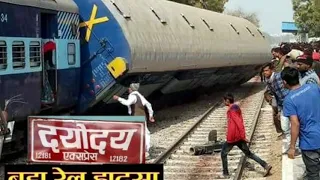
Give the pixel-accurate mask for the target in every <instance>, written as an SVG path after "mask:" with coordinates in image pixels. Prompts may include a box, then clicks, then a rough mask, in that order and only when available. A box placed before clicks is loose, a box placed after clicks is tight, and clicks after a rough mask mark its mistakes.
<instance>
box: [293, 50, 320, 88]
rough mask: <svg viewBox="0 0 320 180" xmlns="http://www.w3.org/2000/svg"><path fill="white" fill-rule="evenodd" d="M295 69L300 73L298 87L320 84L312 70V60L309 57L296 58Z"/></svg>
mask: <svg viewBox="0 0 320 180" xmlns="http://www.w3.org/2000/svg"><path fill="white" fill-rule="evenodd" d="M296 62H297V69H298V71H299V72H300V76H299V81H300V85H304V84H312V83H313V84H320V80H319V77H318V75H317V74H316V72H315V71H314V70H313V68H312V65H313V59H312V57H310V56H306V55H302V56H298V57H297V60H296Z"/></svg>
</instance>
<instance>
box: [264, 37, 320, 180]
mask: <svg viewBox="0 0 320 180" xmlns="http://www.w3.org/2000/svg"><path fill="white" fill-rule="evenodd" d="M271 53H272V55H273V60H272V61H271V62H270V63H267V64H265V65H264V66H263V67H262V70H261V76H262V80H263V81H264V82H266V83H267V91H266V92H265V99H266V101H267V102H269V104H270V105H271V106H272V109H273V121H274V125H275V128H276V131H277V132H278V133H279V134H280V135H279V139H281V137H283V138H284V139H285V140H284V141H285V142H286V145H285V146H284V147H285V148H284V149H283V153H285V154H288V157H289V158H291V159H294V157H295V156H297V155H300V154H301V155H302V159H303V162H304V164H305V166H306V171H305V173H304V178H305V179H312V180H313V179H317V180H319V179H320V177H319V173H320V141H319V139H320V87H319V85H320V80H319V75H320V73H319V70H320V68H319V64H320V63H319V43H313V44H307V43H303V44H302V43H301V44H289V43H283V44H281V45H280V46H279V47H275V48H273V49H272V50H271ZM317 72H318V73H317Z"/></svg>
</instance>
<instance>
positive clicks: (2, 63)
mask: <svg viewBox="0 0 320 180" xmlns="http://www.w3.org/2000/svg"><path fill="white" fill-rule="evenodd" d="M0 69H7V43H6V42H5V41H0Z"/></svg>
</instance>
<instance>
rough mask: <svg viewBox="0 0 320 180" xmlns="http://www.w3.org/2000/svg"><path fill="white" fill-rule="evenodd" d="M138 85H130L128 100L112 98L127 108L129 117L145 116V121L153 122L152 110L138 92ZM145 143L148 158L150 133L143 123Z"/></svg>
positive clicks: (117, 97)
mask: <svg viewBox="0 0 320 180" xmlns="http://www.w3.org/2000/svg"><path fill="white" fill-rule="evenodd" d="M139 86H140V85H139V83H132V84H130V87H129V88H128V91H129V96H128V99H124V98H121V97H119V96H116V95H115V96H113V99H114V100H117V101H119V102H120V103H121V104H123V105H125V106H127V107H128V114H130V115H131V116H145V117H146V119H149V121H150V122H154V121H155V120H154V118H153V109H152V106H151V104H150V102H149V101H147V100H146V98H145V97H143V95H142V94H140V93H139V92H138V89H139ZM145 127H146V130H145V133H146V136H145V141H146V152H147V156H149V153H148V152H149V149H150V146H151V145H150V131H149V129H148V128H147V123H146V122H145Z"/></svg>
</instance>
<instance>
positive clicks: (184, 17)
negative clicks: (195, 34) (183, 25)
mask: <svg viewBox="0 0 320 180" xmlns="http://www.w3.org/2000/svg"><path fill="white" fill-rule="evenodd" d="M181 16H182V18H183V19H184V20H185V21H186V22H187V23H188V25H189V26H190V27H191V28H192V29H194V25H193V24H191V23H190V22H189V20H188V19H187V18H186V16H185V15H184V14H182V13H181Z"/></svg>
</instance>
